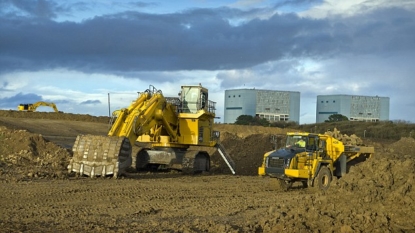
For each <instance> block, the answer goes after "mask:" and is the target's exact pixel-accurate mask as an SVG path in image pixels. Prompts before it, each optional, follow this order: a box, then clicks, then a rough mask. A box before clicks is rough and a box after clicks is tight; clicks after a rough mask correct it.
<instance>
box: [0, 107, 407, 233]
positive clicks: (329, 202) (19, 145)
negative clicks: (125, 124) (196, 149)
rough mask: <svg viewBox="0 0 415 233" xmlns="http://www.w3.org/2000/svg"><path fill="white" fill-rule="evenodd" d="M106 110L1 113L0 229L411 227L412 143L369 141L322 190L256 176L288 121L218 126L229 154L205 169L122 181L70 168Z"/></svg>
mask: <svg viewBox="0 0 415 233" xmlns="http://www.w3.org/2000/svg"><path fill="white" fill-rule="evenodd" d="M108 121H109V118H106V117H101V118H94V117H92V116H88V115H85V116H84V115H75V114H65V113H41V112H38V113H36V112H35V113H24V112H17V111H0V185H1V189H0V197H1V198H0V207H1V211H0V229H1V230H0V231H1V232H61V231H66V232H75V231H77V232H79V231H87V232H415V220H414V218H413V217H412V214H413V213H415V204H414V203H415V202H414V200H415V191H414V188H413V185H414V179H415V155H414V152H413V151H414V147H415V141H414V140H413V139H412V138H401V139H400V140H399V141H396V142H391V143H384V142H382V143H380V142H366V143H370V144H372V145H374V146H375V148H376V153H375V156H374V157H373V158H371V159H369V160H367V161H366V162H363V163H360V164H358V165H356V166H354V167H352V168H351V170H350V173H349V174H347V175H346V176H345V177H343V178H341V179H339V180H335V181H334V182H333V183H332V186H331V187H330V189H329V190H328V191H327V192H321V191H316V190H314V189H312V188H308V189H304V188H302V187H300V186H295V187H294V188H293V189H291V190H289V191H287V192H286V191H283V189H282V188H280V187H279V185H278V183H277V182H276V181H275V180H274V179H271V178H266V177H265V178H264V177H258V176H257V167H258V166H260V164H261V160H262V155H263V153H264V152H266V151H269V150H271V149H272V148H273V145H272V144H271V143H270V140H269V139H270V135H271V134H279V133H285V131H286V129H284V130H283V129H277V128H273V129H272V128H262V127H241V126H239V127H237V126H232V125H216V129H218V130H220V131H221V141H222V144H223V145H224V146H225V148H226V149H227V151H228V153H229V154H230V155H231V156H232V157H233V158H234V160H235V163H236V165H237V169H236V170H237V174H236V175H231V173H230V171H229V169H227V167H226V164H225V163H224V162H223V161H221V159H220V156H219V155H218V154H216V153H215V154H214V155H213V156H212V171H211V172H210V173H208V174H202V175H183V174H181V173H174V172H171V173H131V174H129V175H127V176H126V177H122V178H120V179H112V178H96V179H90V178H85V177H74V176H73V175H71V174H68V173H67V170H66V166H67V164H68V162H69V159H70V157H71V150H70V148H71V145H72V144H73V142H74V139H75V137H76V135H78V134H86V133H92V134H102V135H105V134H106V132H107V130H108Z"/></svg>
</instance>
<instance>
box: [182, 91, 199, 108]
mask: <svg viewBox="0 0 415 233" xmlns="http://www.w3.org/2000/svg"><path fill="white" fill-rule="evenodd" d="M199 98H200V91H199V88H198V87H183V89H182V112H184V113H196V112H197V111H198V110H199V109H198V103H199Z"/></svg>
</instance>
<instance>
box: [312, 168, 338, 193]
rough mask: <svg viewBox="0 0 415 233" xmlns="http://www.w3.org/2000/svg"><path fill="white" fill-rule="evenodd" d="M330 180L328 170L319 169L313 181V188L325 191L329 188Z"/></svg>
mask: <svg viewBox="0 0 415 233" xmlns="http://www.w3.org/2000/svg"><path fill="white" fill-rule="evenodd" d="M332 178H333V177H332V176H331V172H330V170H329V169H328V168H327V167H321V168H320V171H319V172H318V174H317V177H316V178H315V180H314V187H316V188H318V189H321V190H327V189H328V188H329V187H330V183H331V180H332Z"/></svg>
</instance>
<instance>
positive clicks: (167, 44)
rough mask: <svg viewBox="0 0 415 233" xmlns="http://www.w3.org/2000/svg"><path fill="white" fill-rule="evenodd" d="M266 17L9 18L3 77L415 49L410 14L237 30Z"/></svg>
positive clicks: (282, 20) (216, 12) (3, 39)
mask: <svg viewBox="0 0 415 233" xmlns="http://www.w3.org/2000/svg"><path fill="white" fill-rule="evenodd" d="M18 2H19V1H18ZM23 2H24V1H23ZM40 2H42V1H40ZM306 2H308V1H306ZM19 6H20V5H19ZM20 8H21V9H25V10H26V11H27V12H33V11H35V12H37V11H36V10H33V9H31V8H30V9H27V7H26V8H25V7H23V6H22V7H20ZM47 9H56V7H55V8H53V7H49V8H48V7H45V11H44V12H45V13H43V14H44V15H49V16H53V13H47V12H49V11H48V10H47ZM259 11H260V10H259V9H254V10H251V11H241V10H236V9H230V8H218V9H193V10H188V11H185V12H181V13H174V14H160V15H151V14H144V13H137V12H123V13H119V14H114V15H106V16H102V17H95V18H93V19H90V20H85V21H83V22H80V23H75V22H55V21H52V20H46V19H44V18H41V19H38V18H35V19H33V18H28V17H6V15H4V14H3V15H2V16H1V18H0V20H1V21H2V23H1V24H0V50H1V53H0V72H3V73H4V72H10V71H17V70H32V71H35V70H44V69H53V68H67V69H73V70H79V71H83V72H94V73H103V72H105V73H114V74H120V73H121V74H128V73H134V72H138V71H166V70H170V71H173V70H218V69H224V70H226V69H241V68H248V67H252V66H255V65H259V64H262V63H265V62H268V61H275V60H279V59H286V58H289V59H293V58H294V59H295V58H304V57H308V58H313V59H327V58H329V57H332V56H336V55H337V54H345V53H350V54H360V53H363V54H379V55H386V54H388V53H394V52H399V51H408V50H412V51H413V50H415V43H414V41H415V14H413V12H410V11H407V10H404V9H397V8H391V9H381V10H377V11H373V12H372V13H371V14H369V15H359V16H356V17H352V18H331V19H330V20H328V19H323V20H318V19H308V18H300V17H298V16H297V15H295V14H274V15H273V16H272V17H270V18H268V19H263V20H260V19H253V20H250V21H246V22H243V23H237V21H238V19H240V18H241V17H248V16H249V15H252V14H254V13H258V12H259ZM41 12H42V11H41ZM37 14H40V13H37Z"/></svg>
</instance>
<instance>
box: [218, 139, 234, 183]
mask: <svg viewBox="0 0 415 233" xmlns="http://www.w3.org/2000/svg"><path fill="white" fill-rule="evenodd" d="M216 148H217V149H218V151H219V154H220V155H221V156H222V159H223V160H224V161H225V163H226V165H228V167H229V169H230V170H231V172H232V174H234V175H235V173H236V172H235V162H234V161H233V160H232V158H231V156H230V155H229V154H228V153H226V150H225V147H224V146H223V145H222V144H220V143H217V144H216Z"/></svg>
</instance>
